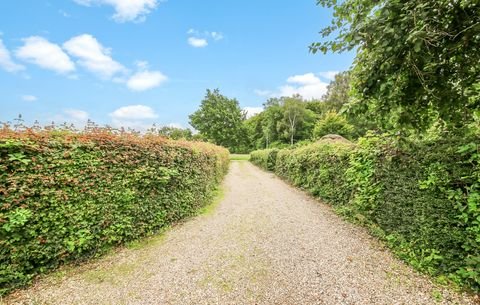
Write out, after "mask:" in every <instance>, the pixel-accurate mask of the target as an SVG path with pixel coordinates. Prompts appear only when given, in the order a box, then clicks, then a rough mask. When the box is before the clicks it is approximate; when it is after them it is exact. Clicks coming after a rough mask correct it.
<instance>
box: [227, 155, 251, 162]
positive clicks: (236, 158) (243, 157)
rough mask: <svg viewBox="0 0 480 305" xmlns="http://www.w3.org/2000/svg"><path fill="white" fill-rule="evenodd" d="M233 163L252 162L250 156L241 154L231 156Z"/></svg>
mask: <svg viewBox="0 0 480 305" xmlns="http://www.w3.org/2000/svg"><path fill="white" fill-rule="evenodd" d="M230 160H231V161H248V160H250V155H248V154H246V155H241V154H230Z"/></svg>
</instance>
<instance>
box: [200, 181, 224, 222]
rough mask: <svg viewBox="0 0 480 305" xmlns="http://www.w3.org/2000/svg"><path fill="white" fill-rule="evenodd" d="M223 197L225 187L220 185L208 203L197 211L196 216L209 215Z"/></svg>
mask: <svg viewBox="0 0 480 305" xmlns="http://www.w3.org/2000/svg"><path fill="white" fill-rule="evenodd" d="M224 197H225V186H224V185H220V186H219V187H218V188H217V189H216V190H215V191H214V193H213V195H212V199H211V200H210V202H209V203H208V204H207V205H206V206H204V207H203V208H201V209H200V210H199V211H198V215H211V214H212V213H213V212H214V211H215V210H216V209H217V207H218V205H219V204H220V202H222V200H223V198H224Z"/></svg>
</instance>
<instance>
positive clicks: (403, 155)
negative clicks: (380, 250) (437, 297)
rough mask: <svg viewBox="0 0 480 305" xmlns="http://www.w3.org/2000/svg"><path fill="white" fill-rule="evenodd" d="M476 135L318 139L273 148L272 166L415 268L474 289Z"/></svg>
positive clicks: (478, 239) (479, 196)
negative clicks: (353, 141)
mask: <svg viewBox="0 0 480 305" xmlns="http://www.w3.org/2000/svg"><path fill="white" fill-rule="evenodd" d="M465 143H467V144H465ZM479 143H480V139H478V138H471V139H465V138H453V137H452V138H444V139H441V140H435V141H415V140H409V141H405V140H404V141H403V142H398V141H397V140H396V139H395V138H393V137H389V136H375V135H368V136H367V137H365V138H361V139H360V140H359V143H358V145H355V146H354V145H351V144H348V143H342V142H340V143H335V142H325V141H320V142H319V143H315V144H312V145H309V146H305V147H301V148H298V149H293V150H281V151H279V152H278V155H277V158H276V166H275V172H276V174H278V175H279V176H281V177H283V178H285V179H287V180H288V181H290V182H291V183H293V184H294V185H296V186H299V187H302V188H304V189H306V190H307V191H309V192H310V193H312V194H313V195H315V196H317V197H320V198H322V199H323V200H325V201H327V202H329V203H330V204H332V205H334V206H335V207H337V208H338V210H339V211H340V212H342V213H343V214H344V215H346V216H348V217H351V218H352V219H355V220H356V221H357V222H360V223H362V224H364V225H366V226H367V227H369V228H370V229H371V230H372V232H373V233H375V235H377V236H379V237H381V238H383V239H384V240H385V241H386V242H387V244H388V245H389V246H391V247H392V248H393V249H394V251H395V252H396V253H397V255H399V256H400V257H401V258H402V259H404V260H405V261H407V262H409V263H410V264H412V265H413V266H414V267H416V268H417V269H419V270H422V271H424V272H427V273H430V274H432V275H434V276H438V277H441V278H444V279H450V280H452V281H454V282H456V283H459V284H465V285H467V286H469V287H470V288H472V289H474V290H476V291H479V290H480V167H479V163H480V153H479Z"/></svg>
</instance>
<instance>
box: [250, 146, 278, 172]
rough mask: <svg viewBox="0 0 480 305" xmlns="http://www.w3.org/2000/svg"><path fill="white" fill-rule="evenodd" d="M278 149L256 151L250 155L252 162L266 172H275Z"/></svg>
mask: <svg viewBox="0 0 480 305" xmlns="http://www.w3.org/2000/svg"><path fill="white" fill-rule="evenodd" d="M278 151H279V150H278V149H275V148H274V149H263V150H256V151H252V152H251V153H250V161H251V162H252V163H253V164H256V165H258V166H260V167H261V168H263V169H266V170H274V169H275V164H276V159H277V153H278Z"/></svg>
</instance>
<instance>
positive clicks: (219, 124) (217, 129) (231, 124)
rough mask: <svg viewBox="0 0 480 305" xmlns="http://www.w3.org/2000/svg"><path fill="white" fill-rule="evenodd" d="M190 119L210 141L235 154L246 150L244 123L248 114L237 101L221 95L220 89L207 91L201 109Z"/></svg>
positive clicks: (191, 123) (194, 126)
mask: <svg viewBox="0 0 480 305" xmlns="http://www.w3.org/2000/svg"><path fill="white" fill-rule="evenodd" d="M189 118H190V125H192V126H193V128H195V129H196V130H198V131H199V132H200V134H201V135H202V136H203V137H204V138H205V139H207V140H208V141H211V142H213V143H215V144H217V145H222V146H224V147H227V148H229V149H230V150H231V151H234V152H238V151H240V150H242V149H245V144H246V132H245V128H244V125H243V122H244V121H245V119H246V113H245V111H243V110H242V109H241V108H240V106H239V104H238V101H237V100H236V99H229V98H227V97H225V96H223V95H221V94H220V91H219V90H218V89H215V90H213V91H211V90H207V94H206V95H205V98H204V99H203V100H202V102H201V105H200V109H198V110H197V111H196V112H194V113H193V114H191V115H190V117H189Z"/></svg>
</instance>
